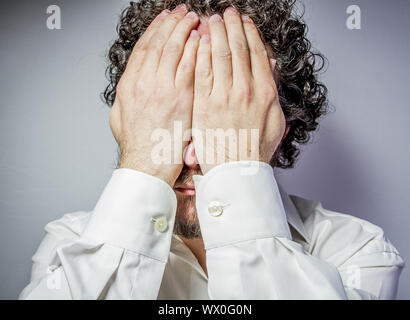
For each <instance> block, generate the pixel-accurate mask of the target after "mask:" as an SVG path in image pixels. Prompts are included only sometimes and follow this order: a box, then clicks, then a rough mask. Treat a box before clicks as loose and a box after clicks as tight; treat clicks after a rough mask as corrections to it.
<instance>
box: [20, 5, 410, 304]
mask: <svg viewBox="0 0 410 320" xmlns="http://www.w3.org/2000/svg"><path fill="white" fill-rule="evenodd" d="M180 2H181V1H150V0H141V1H138V2H137V3H132V4H131V6H130V7H129V8H127V10H126V11H125V12H124V14H123V16H122V18H121V22H120V26H119V29H118V30H119V39H118V40H117V41H116V42H115V43H114V45H113V46H112V48H111V51H110V60H111V65H110V67H109V69H108V73H109V76H110V80H111V84H110V86H109V87H108V88H107V90H106V92H105V99H106V101H107V103H108V104H109V105H112V109H111V113H110V125H111V129H112V131H113V134H114V137H115V139H116V141H117V142H118V145H119V148H120V151H121V153H120V154H121V156H120V163H119V169H117V170H115V171H114V173H113V176H112V178H111V180H110V181H109V183H108V185H107V186H106V188H105V190H104V192H103V194H102V195H101V197H100V199H99V201H98V203H97V205H96V206H95V208H94V210H93V211H92V212H76V213H72V214H68V215H65V216H64V217H63V218H62V219H60V220H57V221H54V222H51V223H50V224H48V225H47V226H46V231H47V235H46V237H45V238H44V240H43V242H42V243H41V245H40V247H39V249H38V251H37V252H36V254H35V255H34V257H33V262H34V265H33V270H32V277H31V282H30V284H29V285H28V286H27V287H26V288H25V289H24V290H23V292H22V293H21V295H20V298H22V299H372V298H376V299H377V298H380V299H393V298H395V295H396V292H397V286H398V279H399V275H400V272H401V270H402V268H403V267H404V262H403V260H402V258H401V257H400V255H399V253H398V252H397V250H396V249H395V248H394V247H393V245H392V244H391V243H390V242H389V241H388V240H387V239H386V238H385V237H384V234H383V231H382V230H381V229H380V228H379V227H377V226H375V225H373V224H371V223H369V222H366V221H363V220H360V219H357V218H354V217H351V216H348V215H345V214H339V213H335V212H332V211H329V210H326V209H324V208H323V207H322V206H321V205H320V203H318V202H314V201H309V200H305V199H302V198H299V197H296V196H288V195H287V194H286V193H285V192H284V191H283V190H282V189H281V188H279V187H278V186H277V184H276V181H275V178H274V175H273V169H272V168H273V167H282V168H287V167H291V166H292V165H293V163H294V161H295V159H296V156H297V154H298V147H297V143H303V142H306V141H307V140H308V138H309V132H310V131H313V130H315V129H316V126H317V120H318V118H319V117H320V116H321V115H322V114H323V113H324V112H325V106H326V88H325V87H324V85H323V84H321V83H320V82H319V81H318V80H317V78H316V77H317V71H318V70H317V68H316V67H317V62H318V60H320V59H321V58H322V57H321V55H319V54H315V53H313V52H312V51H311V49H310V42H309V41H308V40H307V39H306V37H305V33H306V26H305V24H304V23H303V22H302V20H301V19H300V18H298V17H296V16H295V15H293V14H292V10H293V7H294V3H293V1H284V0H270V1H239V0H238V1H224V0H215V1H209V2H207V1H199V0H198V1H195V0H192V1H186V3H185V4H180ZM168 9H170V10H172V11H170V10H168ZM178 126H179V129H180V131H181V132H188V133H189V134H188V136H186V135H185V136H184V137H183V139H182V138H181V137H179V136H178V134H177V131H178V130H175V127H178ZM159 129H161V130H162V131H159V132H160V133H164V132H166V133H169V135H170V138H171V139H169V140H166V139H165V138H164V139H163V143H162V144H161V146H162V148H158V140H160V139H157V138H158V137H159V136H158V130H159ZM218 129H222V132H225V133H226V132H227V131H229V130H231V132H235V133H238V132H240V131H241V130H242V132H245V140H240V139H239V142H240V143H239V145H238V144H236V147H232V145H229V147H228V148H226V147H225V146H223V147H221V146H220V144H218V143H217V144H213V143H208V142H209V141H206V142H205V141H204V140H207V139H206V138H208V136H207V133H209V130H214V132H215V131H217V130H218ZM255 129H256V132H257V139H256V140H255V139H253V138H252V132H254V131H252V130H255ZM178 132H179V131H178ZM162 137H166V135H162ZM204 137H206V138H204ZM224 137H225V136H224ZM238 137H239V138H240V135H238V136H236V138H238ZM242 137H243V135H242ZM213 138H214V137H213ZM208 140H209V139H208ZM222 140H223V139H222ZM248 140H251V142H252V141H253V144H252V143H251V144H250V147H249V148H248ZM164 141H165V143H164ZM170 141H172V143H170ZM233 141H236V142H237V140H235V137H233ZM255 141H257V143H256V145H255ZM243 145H246V148H245V149H246V150H245V152H238V149H241V147H242V146H243ZM159 149H160V151H161V152H159V151H158V150H159ZM255 150H256V152H255ZM249 153H250V156H249ZM221 155H223V156H221ZM164 159H172V161H168V162H167V161H163V160H164ZM209 159H213V161H208V160H209ZM179 160H180V161H179ZM164 162H165V163H164Z"/></svg>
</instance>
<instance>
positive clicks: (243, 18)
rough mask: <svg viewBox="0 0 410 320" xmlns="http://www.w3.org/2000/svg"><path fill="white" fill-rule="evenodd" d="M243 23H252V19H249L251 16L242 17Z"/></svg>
mask: <svg viewBox="0 0 410 320" xmlns="http://www.w3.org/2000/svg"><path fill="white" fill-rule="evenodd" d="M242 21H243V22H252V19H251V18H249V16H247V15H243V16H242Z"/></svg>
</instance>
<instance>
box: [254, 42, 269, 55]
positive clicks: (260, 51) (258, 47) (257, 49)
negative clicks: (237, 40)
mask: <svg viewBox="0 0 410 320" xmlns="http://www.w3.org/2000/svg"><path fill="white" fill-rule="evenodd" d="M250 51H251V53H252V54H253V55H256V56H259V57H264V56H268V53H267V52H266V48H265V46H264V45H263V44H262V43H258V44H255V45H254V46H253V47H251V48H250Z"/></svg>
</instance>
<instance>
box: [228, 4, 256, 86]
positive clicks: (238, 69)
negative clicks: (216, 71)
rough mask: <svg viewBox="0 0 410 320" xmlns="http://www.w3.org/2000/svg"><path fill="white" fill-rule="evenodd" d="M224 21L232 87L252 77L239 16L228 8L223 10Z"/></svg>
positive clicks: (246, 44)
mask: <svg viewBox="0 0 410 320" xmlns="http://www.w3.org/2000/svg"><path fill="white" fill-rule="evenodd" d="M224 20H225V27H226V31H227V34H228V41H229V47H230V48H231V52H232V73H233V76H232V77H233V85H235V83H238V82H240V81H242V80H243V79H250V78H251V76H252V73H251V62H250V57H249V47H248V41H247V40H246V35H245V32H244V29H243V26H242V19H241V16H240V14H239V13H238V11H237V10H236V9H234V8H232V7H230V8H228V9H227V10H225V13H224Z"/></svg>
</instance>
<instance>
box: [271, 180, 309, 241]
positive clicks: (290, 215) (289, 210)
mask: <svg viewBox="0 0 410 320" xmlns="http://www.w3.org/2000/svg"><path fill="white" fill-rule="evenodd" d="M278 188H279V193H280V196H281V198H282V203H283V207H284V209H285V213H286V217H287V220H288V224H290V225H291V226H292V227H293V228H294V229H295V230H296V231H297V233H298V234H299V235H300V236H301V237H302V238H303V239H304V240H305V241H306V243H309V240H310V238H309V236H308V233H307V232H306V228H305V225H304V224H303V221H302V218H301V217H300V214H299V211H298V209H297V208H296V206H295V204H294V203H293V201H292V199H291V198H290V197H289V195H288V194H287V193H286V191H285V189H284V188H283V186H281V185H280V184H278Z"/></svg>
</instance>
